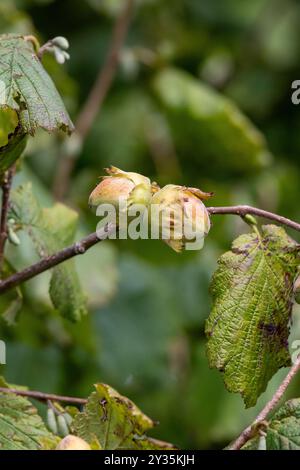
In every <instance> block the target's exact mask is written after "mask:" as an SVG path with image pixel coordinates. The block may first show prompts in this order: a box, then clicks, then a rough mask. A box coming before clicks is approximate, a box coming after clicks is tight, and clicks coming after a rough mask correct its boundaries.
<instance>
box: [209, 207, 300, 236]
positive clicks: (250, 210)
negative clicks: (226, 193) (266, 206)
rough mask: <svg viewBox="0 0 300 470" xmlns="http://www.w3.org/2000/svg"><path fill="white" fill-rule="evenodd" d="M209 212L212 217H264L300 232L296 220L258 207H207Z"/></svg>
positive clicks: (299, 225) (299, 226)
mask: <svg viewBox="0 0 300 470" xmlns="http://www.w3.org/2000/svg"><path fill="white" fill-rule="evenodd" d="M207 210H208V212H209V213H210V214H211V215H226V214H232V215H239V216H241V217H244V216H245V215H247V214H251V215H256V216H258V217H263V218H265V219H269V220H273V221H274V222H277V223H278V224H280V225H285V226H286V227H290V228H292V229H294V230H297V231H298V232H300V224H299V223H298V222H295V221H294V220H290V219H287V218H286V217H282V216H281V215H278V214H274V213H273V212H268V211H265V210H263V209H258V208H257V207H252V206H243V205H242V206H228V207H207Z"/></svg>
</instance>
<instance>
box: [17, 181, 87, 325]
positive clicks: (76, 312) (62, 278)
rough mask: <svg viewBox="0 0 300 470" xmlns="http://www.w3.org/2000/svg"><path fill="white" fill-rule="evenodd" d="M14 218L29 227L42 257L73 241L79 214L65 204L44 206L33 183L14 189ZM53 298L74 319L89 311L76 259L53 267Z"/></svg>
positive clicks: (21, 224)
mask: <svg viewBox="0 0 300 470" xmlns="http://www.w3.org/2000/svg"><path fill="white" fill-rule="evenodd" d="M11 202H12V217H13V218H14V219H15V220H16V221H17V223H19V224H20V226H21V228H22V229H24V230H26V232H27V233H28V234H29V236H30V237H31V239H32V240H33V242H34V245H35V247H36V250H37V252H38V254H39V256H40V257H41V258H42V257H45V256H50V255H52V254H53V253H56V252H57V251H59V250H61V249H62V248H65V247H66V246H68V245H70V244H71V243H73V241H74V238H75V232H76V227H77V220H78V215H77V213H76V212H74V211H73V210H71V209H69V208H68V207H66V206H64V205H63V204H55V205H54V206H53V207H51V208H50V209H48V208H47V209H42V208H41V207H40V205H39V203H38V201H37V200H36V199H35V197H34V195H33V193H32V189H31V185H30V184H26V185H23V186H20V187H19V188H18V189H17V190H15V191H13V192H12V195H11ZM50 297H51V300H52V302H53V305H54V307H55V308H57V310H59V312H60V313H61V315H63V316H64V317H66V318H68V319H69V320H72V321H78V320H80V318H81V316H82V315H84V314H86V313H87V311H86V298H85V296H84V295H83V293H82V290H81V286H80V282H79V279H78V275H77V272H76V270H75V265H74V260H69V261H65V262H64V263H62V264H60V265H58V266H56V267H55V268H53V271H52V277H51V282H50Z"/></svg>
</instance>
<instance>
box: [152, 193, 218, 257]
mask: <svg viewBox="0 0 300 470" xmlns="http://www.w3.org/2000/svg"><path fill="white" fill-rule="evenodd" d="M211 196H212V193H204V192H203V191H201V190H200V189H197V188H189V187H185V186H177V185H173V184H168V185H167V186H165V187H163V188H162V189H160V190H159V191H157V192H156V193H155V194H154V195H153V197H152V200H151V206H152V207H153V206H154V205H157V206H158V207H156V209H155V210H156V212H157V211H158V212H159V214H160V216H159V218H158V220H157V222H156V223H159V233H160V236H161V238H162V239H163V240H164V241H165V242H166V243H167V244H168V245H169V246H170V247H171V248H173V250H175V251H177V252H181V251H182V250H185V249H201V248H202V246H203V239H204V237H205V236H206V235H207V234H208V232H209V230H210V218H209V214H208V211H207V209H206V207H205V205H204V204H203V202H202V200H204V199H207V198H209V197H211ZM154 220H155V218H154ZM151 222H152V223H153V218H151ZM154 223H155V222H154Z"/></svg>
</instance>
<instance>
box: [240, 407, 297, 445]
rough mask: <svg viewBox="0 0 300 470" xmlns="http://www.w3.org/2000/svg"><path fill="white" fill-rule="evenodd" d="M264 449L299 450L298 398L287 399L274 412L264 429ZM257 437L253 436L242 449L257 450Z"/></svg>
mask: <svg viewBox="0 0 300 470" xmlns="http://www.w3.org/2000/svg"><path fill="white" fill-rule="evenodd" d="M265 439H266V450H300V398H294V399H292V400H289V401H287V402H286V403H285V404H284V405H283V406H282V407H281V408H279V410H278V411H277V412H276V413H275V415H274V416H273V418H272V419H271V421H270V422H269V426H268V427H267V429H266V436H265ZM258 445H259V438H258V437H254V438H253V439H251V440H250V441H249V442H247V444H245V445H244V447H243V450H257V449H258Z"/></svg>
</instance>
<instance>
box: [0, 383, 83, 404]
mask: <svg viewBox="0 0 300 470" xmlns="http://www.w3.org/2000/svg"><path fill="white" fill-rule="evenodd" d="M0 393H14V394H15V395H19V396H20V397H28V398H34V399H35V400H38V401H42V402H44V401H45V402H48V401H50V402H53V401H58V402H62V403H63V402H64V403H72V404H74V405H85V404H86V403H87V400H86V399H85V398H76V397H67V396H63V395H54V394H52V393H43V392H37V391H33V390H19V389H16V388H5V387H0Z"/></svg>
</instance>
